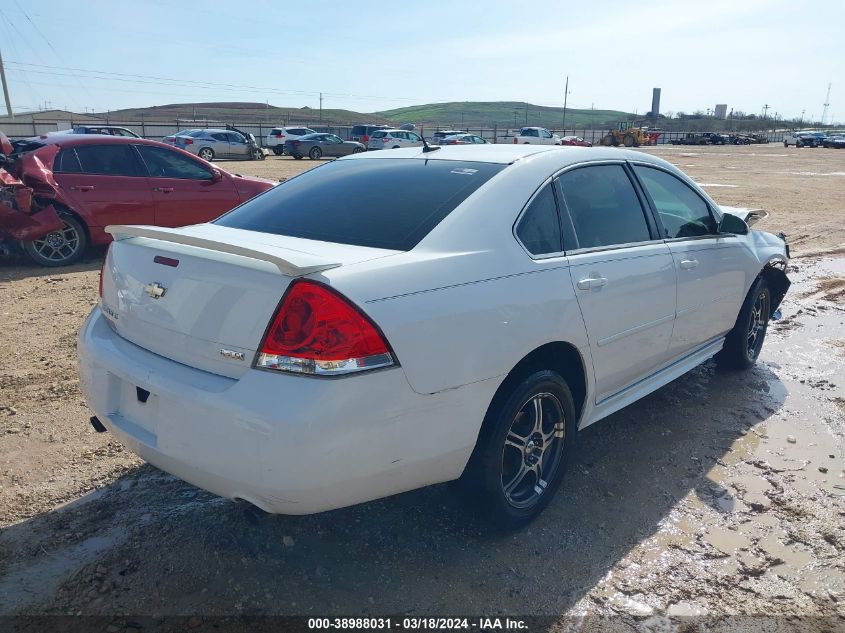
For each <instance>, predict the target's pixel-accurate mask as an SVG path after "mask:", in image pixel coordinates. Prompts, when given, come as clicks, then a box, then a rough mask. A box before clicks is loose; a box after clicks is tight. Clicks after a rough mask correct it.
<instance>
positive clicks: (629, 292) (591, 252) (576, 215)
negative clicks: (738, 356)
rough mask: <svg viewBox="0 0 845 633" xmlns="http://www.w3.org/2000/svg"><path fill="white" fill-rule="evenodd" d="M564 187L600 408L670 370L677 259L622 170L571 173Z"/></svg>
mask: <svg viewBox="0 0 845 633" xmlns="http://www.w3.org/2000/svg"><path fill="white" fill-rule="evenodd" d="M557 185H558V187H559V192H560V194H561V196H560V197H561V199H562V200H563V201H564V203H565V204H564V205H562V210H563V211H564V214H563V215H564V231H565V245H566V250H567V255H568V257H569V263H570V274H571V280H572V285H573V288H574V291H575V296H576V297H577V299H578V305H579V306H580V308H581V314H582V315H583V317H584V323H585V325H586V328H587V335H588V337H589V341H590V351H591V353H592V356H593V371H594V374H595V384H596V389H595V393H596V403H598V404H600V403H601V402H602V401H603V400H606V399H608V398H610V397H611V396H613V395H615V394H617V393H618V392H620V391H621V390H623V389H625V388H626V387H628V386H630V385H632V384H633V383H635V382H637V381H639V380H641V379H643V378H645V377H647V376H648V375H650V374H652V373H654V372H655V371H656V370H657V369H658V368H659V367H660V366H661V365H663V364H665V361H666V359H667V355H668V349H669V342H670V339H671V336H672V324H673V321H674V318H675V270H674V266H673V260H672V254H671V253H670V251H669V247H668V246H666V245H665V244H664V243H663V242H662V241H660V240H656V239H655V237H656V236H655V234H654V228H655V227H654V223H653V221H649V217H648V216H647V215H646V213H645V210H644V209H643V206H642V204H641V203H640V199H639V197H638V196H637V193H636V191H635V189H634V185H633V184H632V181H631V178H630V175H629V172H628V170H627V169H626V167H625V166H624V165H623V164H621V163H613V164H602V165H591V166H586V167H579V168H576V169H572V170H569V171H567V172H565V173H563V174H562V175H561V176H560V177H559V178H558V179H557Z"/></svg>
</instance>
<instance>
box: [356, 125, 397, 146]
mask: <svg viewBox="0 0 845 633" xmlns="http://www.w3.org/2000/svg"><path fill="white" fill-rule="evenodd" d="M387 129H390V126H389V125H353V126H352V130H351V131H350V132H349V139H347V140H350V141H356V142H358V143H363V144H364V145H366V144H367V141H369V140H370V135H371V134H372V133H373V132H375V131H376V130H387Z"/></svg>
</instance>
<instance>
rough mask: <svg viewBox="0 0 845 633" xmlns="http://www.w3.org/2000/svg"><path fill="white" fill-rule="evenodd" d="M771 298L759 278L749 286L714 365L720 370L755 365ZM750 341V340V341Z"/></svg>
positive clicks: (764, 283)
mask: <svg viewBox="0 0 845 633" xmlns="http://www.w3.org/2000/svg"><path fill="white" fill-rule="evenodd" d="M771 306H772V294H771V291H770V289H769V284H768V283H767V282H766V280H765V279H763V278H762V277H758V278H757V281H755V282H754V284H753V285H752V286H751V290H749V291H748V295H747V296H746V297H745V302H743V304H742V308H740V311H739V316H737V318H736V323H735V324H734V327H733V329H732V330H731V331H730V332H728V335H727V336H726V337H725V345H724V347H722V351H720V352H719V353H718V354H716V364H717V365H718V366H719V367H720V368H722V369H750V368H751V367H753V366H754V363H756V362H757V358H758V357H759V356H760V350H761V349H763V341H764V340H765V338H766V330H767V329H768V325H769V318H770V317H771V312H772V308H771ZM752 337H753V338H752Z"/></svg>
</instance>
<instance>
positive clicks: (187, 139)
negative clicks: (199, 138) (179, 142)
mask: <svg viewBox="0 0 845 633" xmlns="http://www.w3.org/2000/svg"><path fill="white" fill-rule="evenodd" d="M193 144H194V139H192V138H186V139H185V145H193Z"/></svg>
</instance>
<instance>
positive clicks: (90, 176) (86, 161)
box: [55, 143, 155, 228]
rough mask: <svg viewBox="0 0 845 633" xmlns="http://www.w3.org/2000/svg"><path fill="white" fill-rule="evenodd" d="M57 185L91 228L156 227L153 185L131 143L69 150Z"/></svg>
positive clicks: (61, 158)
mask: <svg viewBox="0 0 845 633" xmlns="http://www.w3.org/2000/svg"><path fill="white" fill-rule="evenodd" d="M55 166H56V167H58V168H59V169H58V170H57V171H56V173H55V177H56V182H57V183H58V184H59V186H61V188H62V190H63V192H64V193H65V194H66V195H67V197H68V198H69V199H70V200H71V201H72V203H73V206H74V207H75V208H76V209H77V210H78V211H79V212H80V214H82V215H83V216H84V217H85V220H86V222H87V223H88V224H89V226H91V227H96V228H100V227H105V226H108V225H109V224H153V223H154V220H155V212H154V203H153V196H152V192H151V191H150V184H149V182H148V181H147V178H146V175H145V174H144V170H143V168H142V166H141V164H140V162H139V161H138V158H137V156H136V155H135V152H133V151H132V147H131V146H130V145H129V143H120V144H118V143H108V144H102V145H88V144H86V145H78V146H76V147H66V148H65V149H63V150H62V151H61V152H60V153H59V154H58V155H57V157H56V161H55Z"/></svg>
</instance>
